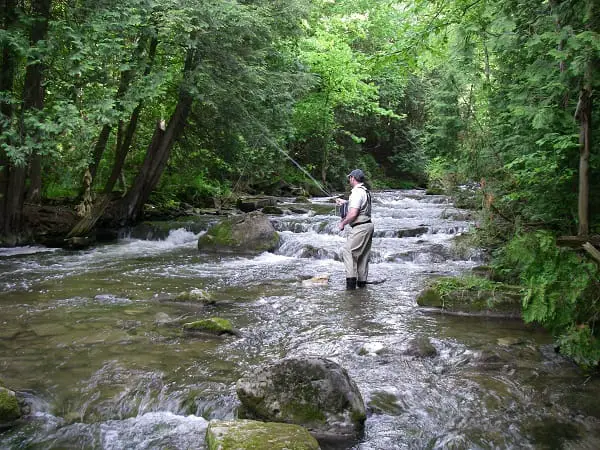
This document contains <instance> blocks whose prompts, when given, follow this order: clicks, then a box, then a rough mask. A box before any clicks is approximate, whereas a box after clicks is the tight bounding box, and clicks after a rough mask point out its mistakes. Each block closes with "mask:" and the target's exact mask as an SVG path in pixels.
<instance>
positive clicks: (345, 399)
mask: <svg viewBox="0 0 600 450" xmlns="http://www.w3.org/2000/svg"><path fill="white" fill-rule="evenodd" d="M237 394H238V398H239V399H240V402H241V403H242V406H243V408H242V409H241V411H240V412H241V413H242V415H243V417H244V418H247V419H261V420H267V421H270V422H283V423H294V424H296V425H300V426H303V427H306V428H307V429H308V430H310V431H311V433H313V435H315V436H317V438H319V437H327V438H332V437H333V438H354V437H357V436H359V435H360V434H361V433H362V432H363V428H364V421H365V419H366V410H365V405H364V403H363V399H362V396H361V394H360V391H359V389H358V386H357V385H356V383H355V382H354V381H353V380H351V379H350V377H349V376H348V373H347V372H346V370H345V369H344V368H343V367H341V366H340V365H339V364H337V363H335V362H333V361H330V360H327V359H324V358H286V359H283V360H281V361H278V362H276V363H273V364H268V365H264V366H262V367H260V368H258V369H257V370H256V371H254V372H253V373H251V374H248V375H246V376H245V377H244V378H241V379H240V380H238V382H237Z"/></svg>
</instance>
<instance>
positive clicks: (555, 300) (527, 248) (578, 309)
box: [500, 231, 600, 367]
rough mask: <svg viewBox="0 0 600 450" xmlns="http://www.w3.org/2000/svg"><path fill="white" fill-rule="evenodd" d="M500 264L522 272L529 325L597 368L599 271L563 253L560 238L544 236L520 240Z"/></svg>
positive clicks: (525, 236)
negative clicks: (537, 325)
mask: <svg viewBox="0 0 600 450" xmlns="http://www.w3.org/2000/svg"><path fill="white" fill-rule="evenodd" d="M500 263H501V265H504V266H506V267H511V268H512V270H513V271H516V272H517V273H518V274H519V277H520V280H521V284H522V285H523V286H524V288H525V295H524V296H523V319H524V320H525V321H526V322H537V323H540V324H542V325H543V326H544V327H546V328H548V329H549V330H550V331H551V332H552V333H553V334H554V335H555V337H556V339H557V342H558V343H559V344H560V345H561V352H562V353H564V354H565V355H568V356H570V357H572V358H573V359H574V360H575V361H577V362H578V363H579V364H581V365H582V366H586V367H592V366H597V365H598V361H599V360H600V346H599V344H598V340H597V334H598V330H597V329H596V327H595V325H596V321H597V318H598V316H599V315H600V305H598V304H597V303H598V300H599V296H600V294H599V293H598V290H597V284H598V268H597V267H596V266H595V265H593V264H591V263H587V262H585V261H583V260H582V259H581V258H580V257H579V255H578V254H577V253H576V252H574V251H572V250H569V249H564V248H560V247H557V246H556V241H555V238H554V237H553V236H552V235H551V234H550V233H548V232H544V231H537V232H535V233H529V234H522V235H518V236H516V237H515V238H514V239H513V240H512V241H511V242H509V244H508V245H507V246H506V247H505V249H504V252H503V254H502V258H501V262H500Z"/></svg>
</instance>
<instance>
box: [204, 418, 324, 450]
mask: <svg viewBox="0 0 600 450" xmlns="http://www.w3.org/2000/svg"><path fill="white" fill-rule="evenodd" d="M206 443H207V445H208V450H234V449H235V450H246V449H247V450H272V449H288V450H318V449H319V443H318V442H317V441H316V439H315V438H314V437H312V436H311V435H310V433H309V432H308V431H307V430H306V429H304V428H302V427H301V426H299V425H291V424H287V423H273V422H258V421H255V420H211V422H210V423H209V424H208V429H207V430H206Z"/></svg>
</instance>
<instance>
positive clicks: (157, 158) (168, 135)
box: [119, 93, 192, 223]
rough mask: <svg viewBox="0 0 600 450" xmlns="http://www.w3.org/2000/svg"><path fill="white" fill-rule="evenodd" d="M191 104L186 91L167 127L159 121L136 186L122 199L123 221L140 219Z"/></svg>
mask: <svg viewBox="0 0 600 450" xmlns="http://www.w3.org/2000/svg"><path fill="white" fill-rule="evenodd" d="M191 107H192V97H191V96H190V95H189V94H187V93H183V94H181V95H180V98H179V102H178V103H177V106H176V108H175V111H174V112H173V115H172V116H171V119H170V120H169V124H168V125H167V127H166V129H164V125H162V124H161V123H159V124H157V126H156V130H155V132H154V136H153V137H152V142H151V143H150V145H149V146H148V150H147V152H146V158H145V159H144V163H143V165H142V168H141V169H140V171H139V173H138V175H137V177H136V178H135V181H134V183H133V186H132V187H131V189H130V190H129V192H128V193H127V195H126V196H125V198H123V200H122V204H121V208H120V210H121V213H120V218H119V219H120V222H121V223H133V222H135V221H137V220H138V219H139V218H140V216H141V213H142V210H143V207H144V203H146V201H147V200H148V198H149V197H150V194H151V193H152V191H153V190H154V188H155V187H156V185H157V184H158V182H159V180H160V177H161V175H162V173H163V171H164V169H165V167H166V165H167V161H168V160H169V155H170V153H171V149H172V148H173V144H174V143H175V141H176V140H177V139H178V138H179V136H180V135H181V132H182V131H183V128H184V127H185V123H186V121H187V117H188V115H189V113H190V110H191Z"/></svg>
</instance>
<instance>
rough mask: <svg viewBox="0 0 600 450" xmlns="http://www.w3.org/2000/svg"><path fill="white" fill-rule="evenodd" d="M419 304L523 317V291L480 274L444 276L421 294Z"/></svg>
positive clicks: (449, 309) (453, 309)
mask: <svg viewBox="0 0 600 450" xmlns="http://www.w3.org/2000/svg"><path fill="white" fill-rule="evenodd" d="M417 304H418V305H419V306H428V307H434V308H442V309H444V310H448V311H461V312H467V313H482V312H485V313H489V312H491V313H498V314H502V315H510V316H519V315H520V310H521V291H520V289H519V288H518V287H514V286H510V285H505V284H503V283H496V282H494V281H491V280H489V279H487V278H481V277H476V276H466V277H442V278H438V279H436V280H434V281H433V282H432V283H431V285H430V286H429V287H427V288H426V289H424V290H423V292H421V294H419V296H418V297H417Z"/></svg>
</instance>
